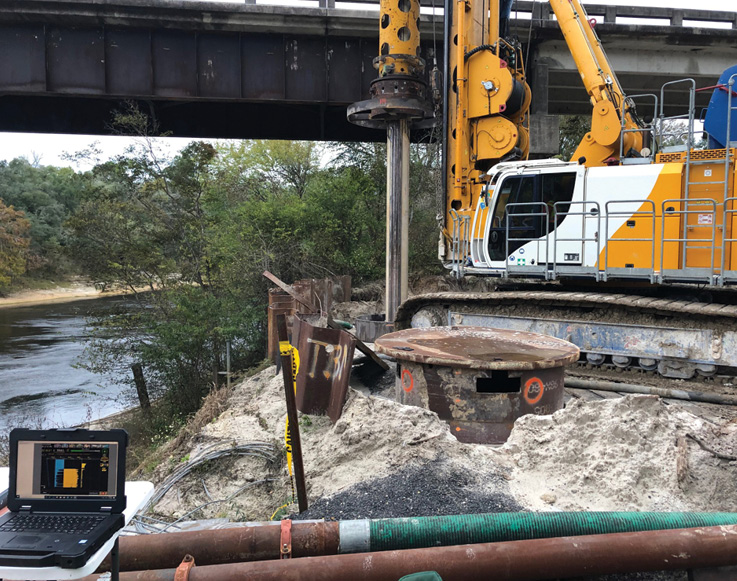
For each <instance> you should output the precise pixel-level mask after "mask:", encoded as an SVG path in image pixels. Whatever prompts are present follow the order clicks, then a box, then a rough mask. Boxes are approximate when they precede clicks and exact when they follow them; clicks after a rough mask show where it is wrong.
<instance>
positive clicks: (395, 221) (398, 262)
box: [386, 119, 409, 323]
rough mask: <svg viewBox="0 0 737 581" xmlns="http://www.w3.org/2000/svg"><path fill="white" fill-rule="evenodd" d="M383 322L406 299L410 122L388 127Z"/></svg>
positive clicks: (401, 121)
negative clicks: (384, 308)
mask: <svg viewBox="0 0 737 581" xmlns="http://www.w3.org/2000/svg"><path fill="white" fill-rule="evenodd" d="M386 149H387V151H386V167H387V169H386V321H387V322H389V323H392V322H394V318H395V317H396V314H397V310H398V309H399V305H400V304H402V302H403V301H405V300H406V299H407V280H408V262H409V260H408V245H409V235H408V229H409V122H408V121H407V120H406V119H400V120H397V121H392V122H390V123H387V148H386Z"/></svg>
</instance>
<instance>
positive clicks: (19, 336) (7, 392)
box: [0, 298, 124, 434]
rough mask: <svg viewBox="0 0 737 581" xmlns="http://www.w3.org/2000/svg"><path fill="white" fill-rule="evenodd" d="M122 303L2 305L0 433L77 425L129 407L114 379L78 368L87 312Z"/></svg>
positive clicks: (108, 301) (92, 301)
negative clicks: (7, 306)
mask: <svg viewBox="0 0 737 581" xmlns="http://www.w3.org/2000/svg"><path fill="white" fill-rule="evenodd" d="M116 301H117V302H120V301H121V299H116V298H110V299H96V300H85V301H76V302H71V303H62V304H48V305H39V306H29V307H12V308H4V309H0V434H4V433H6V432H7V430H9V429H10V428H12V427H15V426H19V425H25V426H29V427H39V426H41V425H43V426H44V427H60V426H73V425H76V424H79V423H81V422H84V421H86V420H88V419H97V418H100V417H103V416H106V415H109V414H111V413H114V412H116V411H120V410H121V409H123V407H124V405H123V402H122V401H120V399H121V398H120V397H119V396H120V393H119V390H120V388H119V387H118V386H116V385H114V383H113V382H112V380H111V378H105V377H102V376H99V375H95V374H93V373H90V372H89V371H86V370H84V369H81V368H78V367H75V364H77V363H79V358H80V356H81V355H82V352H83V350H84V346H85V340H86V339H87V338H88V336H89V329H88V328H87V325H86V318H87V316H88V315H92V314H95V313H99V312H101V310H103V309H108V308H110V307H111V306H112V305H113V304H115V303H116Z"/></svg>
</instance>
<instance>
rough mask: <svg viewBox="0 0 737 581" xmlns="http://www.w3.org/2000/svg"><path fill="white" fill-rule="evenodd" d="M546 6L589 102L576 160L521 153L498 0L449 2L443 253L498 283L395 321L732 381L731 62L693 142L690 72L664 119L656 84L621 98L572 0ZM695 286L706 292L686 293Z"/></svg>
mask: <svg viewBox="0 0 737 581" xmlns="http://www.w3.org/2000/svg"><path fill="white" fill-rule="evenodd" d="M549 2H550V5H551V7H552V8H553V10H554V12H555V14H556V18H557V21H558V24H559V26H560V28H561V30H562V32H563V34H564V37H565V39H566V42H567V44H568V47H569V50H570V52H571V54H572V55H573V57H574V61H575V63H576V66H577V68H578V70H579V73H580V75H581V79H582V81H583V84H584V87H585V89H586V91H587V92H588V94H589V96H590V100H591V104H592V118H591V130H590V132H589V133H587V134H586V136H585V137H584V139H583V140H582V141H581V143H580V144H579V146H578V148H577V150H576V152H575V153H574V155H573V159H572V161H562V160H557V159H550V160H539V161H527V153H528V150H529V134H528V129H527V127H528V116H529V115H528V110H529V105H530V98H531V95H530V89H529V87H528V85H527V83H526V77H525V70H524V60H523V57H522V50H521V46H520V44H519V43H518V42H516V41H515V40H513V39H510V38H505V37H503V36H501V35H500V21H501V22H502V23H503V21H504V19H505V17H508V14H505V10H504V7H503V6H500V2H499V1H492V2H490V4H491V7H490V10H489V8H488V6H487V5H486V4H485V3H484V2H481V3H477V2H474V1H473V0H457V1H455V2H453V1H452V0H451V1H449V2H447V3H446V15H445V17H446V44H445V46H446V52H445V54H446V75H445V77H446V82H445V86H446V89H445V102H444V165H445V175H444V189H445V195H446V202H447V205H446V217H445V228H444V230H443V234H442V238H441V244H440V258H441V260H443V262H444V264H445V265H446V267H447V268H449V269H451V270H452V271H453V272H454V273H455V274H456V275H457V276H463V275H464V274H467V273H471V274H480V275H491V276H496V277H499V278H500V279H501V280H502V281H503V282H505V283H506V286H505V285H502V286H501V287H500V288H498V289H497V292H494V293H487V294H485V293H479V294H469V293H444V294H438V295H424V296H419V297H414V298H411V299H410V300H409V301H407V302H405V303H404V304H403V305H402V306H401V308H400V309H399V311H398V313H397V318H396V327H397V328H405V327H409V326H414V327H422V326H434V325H447V324H464V325H482V326H493V327H499V328H508V329H514V330H527V331H534V332H540V333H545V334H548V335H553V336H557V337H559V338H563V339H567V340H569V341H572V342H574V343H575V344H576V345H578V347H579V348H580V349H581V352H582V360H583V362H585V363H587V364H589V365H591V366H604V367H609V368H618V369H620V370H621V369H637V370H640V371H652V372H657V373H660V374H661V375H663V376H666V377H671V378H680V379H690V378H692V377H694V376H701V377H706V378H719V377H721V378H722V379H723V380H724V381H727V380H728V379H729V378H731V377H733V376H734V375H735V374H737V332H735V328H736V327H737V325H736V323H737V306H735V302H736V301H735V299H734V293H732V292H729V290H728V289H726V288H725V287H729V286H730V285H733V284H735V283H737V246H735V244H737V206H736V205H735V201H737V198H736V197H735V190H734V186H735V154H736V153H737V150H735V142H734V139H735V137H734V136H735V135H737V124H736V123H735V121H736V120H737V114H735V110H736V109H737V107H735V105H737V93H735V92H734V84H735V79H736V78H737V67H735V68H734V69H730V70H728V71H727V72H726V73H725V75H724V76H723V78H722V79H721V82H720V86H719V87H718V88H717V89H716V90H715V96H714V97H713V98H712V103H711V105H710V107H709V111H708V113H707V120H706V127H707V128H708V127H710V125H711V126H712V127H716V128H721V130H719V131H717V133H720V135H719V136H717V138H715V139H710V148H709V149H698V150H697V149H695V147H694V145H695V141H696V140H695V137H694V135H695V133H696V131H695V117H696V115H695V104H694V103H695V97H694V95H695V91H696V87H695V82H694V81H693V80H685V81H679V82H675V83H669V85H674V84H677V85H679V86H680V87H683V88H684V89H685V90H687V91H689V93H690V103H691V106H690V107H689V110H688V111H687V112H686V113H685V114H684V115H683V116H679V118H678V119H677V120H673V119H668V118H666V117H665V115H664V111H665V107H664V102H663V101H664V99H665V98H666V91H665V88H666V87H663V89H662V90H661V92H660V93H659V94H652V95H632V96H627V95H626V94H625V93H624V91H623V89H622V87H621V85H620V84H619V82H618V80H617V77H616V75H615V73H614V71H613V70H612V68H611V66H610V65H609V62H608V59H607V57H606V54H605V52H604V50H603V48H602V45H601V42H600V40H599V38H598V37H597V35H596V32H595V30H594V27H593V23H592V22H591V21H589V19H588V17H587V15H586V12H585V10H584V8H583V6H582V5H581V3H580V2H579V0H549ZM502 28H504V26H503V24H502ZM669 88H672V87H669ZM636 104H637V105H639V106H640V107H641V108H642V107H643V105H644V106H646V107H647V108H648V112H649V113H650V114H651V116H652V118H653V121H652V122H650V123H644V122H643V121H642V120H641V119H640V117H639V116H638V114H637V110H636ZM710 118H711V120H712V121H711V123H710V121H709V120H710ZM673 124H675V126H676V127H679V128H680V129H679V132H683V133H684V135H685V137H684V138H683V139H682V142H681V143H674V140H673V138H672V136H671V135H669V133H670V132H671V131H672V129H671V128H672V127H673V126H674V125H673ZM676 141H678V140H676ZM533 279H537V281H539V283H538V284H537V285H534V286H533V285H530V284H529V283H524V282H522V283H521V282H520V281H529V280H533ZM510 283H513V284H510ZM614 285H616V287H615V286H614ZM592 287H593V288H592ZM703 287H709V290H710V299H711V301H710V302H709V303H704V302H694V301H693V300H692V297H693V296H694V295H696V294H697V293H698V289H699V288H703ZM633 288H636V289H637V293H636V294H633V293H632V292H631V291H632V289H633ZM622 289H625V290H622ZM694 289H696V290H694ZM729 381H731V379H729Z"/></svg>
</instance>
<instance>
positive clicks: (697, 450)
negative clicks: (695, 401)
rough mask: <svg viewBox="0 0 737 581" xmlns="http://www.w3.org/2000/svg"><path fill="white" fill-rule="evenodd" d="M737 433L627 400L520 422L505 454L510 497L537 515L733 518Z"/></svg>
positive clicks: (576, 406)
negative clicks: (716, 514) (710, 514)
mask: <svg viewBox="0 0 737 581" xmlns="http://www.w3.org/2000/svg"><path fill="white" fill-rule="evenodd" d="M736 434H737V426H735V425H734V424H728V425H725V426H724V427H721V428H720V427H717V426H714V425H712V424H708V423H706V422H705V421H704V420H702V419H700V418H698V417H696V416H694V415H692V414H690V413H688V412H685V411H680V410H678V409H676V408H674V407H671V406H669V405H667V404H665V403H664V402H663V401H662V400H660V399H659V398H658V397H656V396H627V397H623V398H621V399H611V400H602V401H601V402H594V403H582V402H574V403H572V404H571V405H569V406H568V407H566V408H565V409H564V410H561V411H559V412H556V413H555V414H553V415H552V416H525V417H522V418H520V419H519V420H517V422H516V424H515V427H514V430H513V431H512V435H511V437H510V438H509V441H508V442H507V443H506V444H505V445H504V447H503V451H504V453H505V454H507V455H508V456H509V458H510V459H511V460H512V462H513V466H514V468H513V470H512V480H511V482H510V487H511V490H512V492H513V494H514V495H515V497H516V498H517V499H518V500H519V501H520V502H521V503H522V504H523V505H525V506H527V507H529V508H530V509H532V510H550V509H551V508H553V509H557V510H636V511H681V510H683V511H732V510H734V508H735V505H737V484H736V482H737V478H736V477H737V462H735V460H737V457H735V456H734V453H735V450H736V449H737V448H736V446H737V439H736V438H737V436H736ZM717 450H721V451H722V452H717Z"/></svg>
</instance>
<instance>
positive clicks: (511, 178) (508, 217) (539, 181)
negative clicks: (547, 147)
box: [487, 171, 577, 265]
mask: <svg viewBox="0 0 737 581" xmlns="http://www.w3.org/2000/svg"><path fill="white" fill-rule="evenodd" d="M576 175H577V174H576V172H575V171H566V172H560V171H553V172H547V171H537V172H530V173H527V172H525V173H522V174H511V175H509V174H508V175H506V176H502V177H501V178H500V179H499V181H498V183H496V185H495V187H494V193H493V196H492V200H491V204H490V220H489V223H488V228H489V229H488V236H487V249H488V259H489V261H490V262H501V263H502V264H503V265H504V264H506V263H507V259H508V257H511V256H513V255H514V254H515V252H517V251H519V252H518V257H516V258H515V262H518V263H520V264H531V265H535V264H536V263H538V264H540V263H546V262H547V248H542V249H541V248H540V244H543V245H544V244H546V243H547V235H548V234H551V233H552V232H554V230H555V229H556V228H557V227H558V226H559V225H560V224H561V223H562V221H563V219H564V218H565V216H566V215H567V213H568V211H569V204H567V202H571V200H572V199H573V193H574V189H575V185H576ZM541 240H544V241H543V242H540V241H541ZM530 242H537V247H538V248H537V250H538V252H536V253H535V255H536V256H529V257H527V256H524V254H525V250H524V248H523V247H524V246H525V245H526V244H528V243H530ZM520 249H522V250H520ZM540 250H542V252H540Z"/></svg>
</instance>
